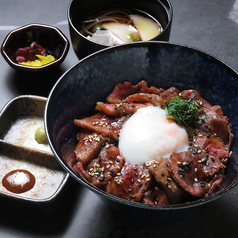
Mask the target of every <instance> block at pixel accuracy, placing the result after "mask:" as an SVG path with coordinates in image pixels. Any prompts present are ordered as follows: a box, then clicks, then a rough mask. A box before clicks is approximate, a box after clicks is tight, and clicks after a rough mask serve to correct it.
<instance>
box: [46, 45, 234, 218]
mask: <svg viewBox="0 0 238 238" xmlns="http://www.w3.org/2000/svg"><path fill="white" fill-rule="evenodd" d="M128 56H129V57H128ZM135 59H136V60H135ZM125 69H126V70H125ZM141 80H145V81H147V82H148V84H149V85H152V86H156V87H158V88H164V89H168V88H169V87H171V86H173V87H176V88H178V89H179V90H186V89H195V90H198V91H199V92H200V94H201V96H202V97H203V98H204V99H205V100H207V101H208V102H209V103H210V104H211V105H220V106H221V107H222V108H223V111H224V114H225V115H227V116H228V117H229V120H230V123H231V127H232V130H233V133H234V141H233V145H232V151H233V154H232V156H231V158H230V159H229V163H228V165H227V168H226V175H225V179H224V181H223V183H222V184H221V187H220V190H219V191H218V192H216V193H215V194H213V195H211V196H209V197H206V198H202V199H198V200H195V201H191V202H186V203H180V204H173V205H148V204H142V203H138V202H132V201H129V200H125V199H121V198H119V197H116V196H113V195H110V194H107V193H106V192H104V191H102V190H100V189H99V188H97V187H95V186H93V185H92V184H91V183H89V182H88V181H86V180H85V179H84V178H82V177H81V176H80V175H79V174H77V173H76V172H75V171H74V169H73V166H74V164H75V163H76V159H75V155H74V149H75V147H76V143H77V140H76V137H77V133H78V127H76V126H75V125H74V119H76V118H77V119H79V118H84V117H86V116H90V115H93V114H94V113H95V105H96V102H98V101H105V99H106V97H107V95H108V94H109V93H110V92H111V91H112V89H113V88H114V86H115V85H116V84H118V83H122V82H124V81H130V82H131V83H133V84H136V83H138V82H139V81H141ZM237 80H238V74H237V72H236V71H234V70H233V69H232V68H231V67H229V66H228V65H227V64H226V63H224V62H223V61H221V60H219V59H217V58H215V57H213V56H211V55H209V54H208V53H205V52H203V51H200V50H198V49H195V48H192V47H188V46H183V45H177V44H171V43H168V42H153V41H148V42H138V43H130V44H125V45H120V46H115V47H110V48H107V49H103V50H101V51H99V52H96V53H94V54H92V55H90V56H88V57H86V58H84V59H82V60H81V61H79V62H78V63H77V64H76V65H74V66H73V67H72V68H71V69H69V70H68V71H67V72H66V73H65V74H64V75H63V76H62V77H61V78H60V79H59V80H58V81H57V83H56V84H55V86H54V87H53V89H52V91H51V93H50V94H49V97H48V100H47V103H46V109H45V127H46V133H47V137H48V140H49V144H50V147H51V149H52V151H53V153H54V155H55V157H56V158H57V160H58V161H59V163H60V164H61V165H62V167H63V168H64V169H65V170H66V171H67V172H68V173H69V174H70V175H71V176H72V177H73V178H74V179H75V180H77V181H78V182H79V183H80V184H82V185H83V186H85V187H86V188H88V189H90V190H91V191H93V192H94V193H95V194H97V195H98V196H99V197H100V198H102V199H103V200H105V201H106V202H107V203H108V204H109V205H110V206H112V207H114V208H115V209H117V210H118V211H125V210H131V209H132V210H133V212H131V214H134V215H135V216H136V217H144V218H145V217H151V216H152V214H155V215H157V214H159V213H161V214H164V213H165V212H167V213H172V212H176V211H179V210H180V211H181V210H183V209H186V208H191V207H195V206H199V205H202V204H205V203H207V202H210V201H213V200H214V199H217V198H219V197H221V196H222V195H224V194H226V193H227V192H229V191H230V190H231V189H232V188H234V187H235V186H236V185H237V183H238V151H237V146H238V135H237V134H238V130H237V126H238V125H237V119H238V118H237V117H238V108H237V103H238V98H237V96H236V95H237V92H238V81H237ZM231 88H232V90H231Z"/></svg>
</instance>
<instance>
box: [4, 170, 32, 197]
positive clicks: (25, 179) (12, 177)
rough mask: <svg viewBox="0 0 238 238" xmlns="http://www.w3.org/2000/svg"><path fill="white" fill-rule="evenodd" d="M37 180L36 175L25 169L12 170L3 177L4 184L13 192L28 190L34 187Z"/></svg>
mask: <svg viewBox="0 0 238 238" xmlns="http://www.w3.org/2000/svg"><path fill="white" fill-rule="evenodd" d="M35 182H36V179H35V176H34V175H33V174H31V173H30V172H29V171H27V170H23V169H18V170H12V171H11V172H9V173H7V174H6V175H5V176H4V177H3V179H2V185H3V186H4V187H5V188H6V189H7V190H8V191H10V192H13V193H24V192H27V191H29V190H31V189H32V188H33V187H34V185H35Z"/></svg>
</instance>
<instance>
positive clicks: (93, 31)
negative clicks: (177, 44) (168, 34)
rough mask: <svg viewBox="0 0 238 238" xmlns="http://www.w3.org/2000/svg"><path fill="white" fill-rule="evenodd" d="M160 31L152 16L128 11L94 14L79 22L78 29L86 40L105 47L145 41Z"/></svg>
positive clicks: (115, 10) (117, 10) (158, 24)
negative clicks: (79, 26)
mask: <svg viewBox="0 0 238 238" xmlns="http://www.w3.org/2000/svg"><path fill="white" fill-rule="evenodd" d="M162 31H163V28H162V26H161V24H160V23H159V22H158V21H157V20H156V19H154V18H153V17H152V16H150V15H148V14H146V13H144V12H141V11H139V10H138V11H136V10H129V9H109V10H103V11H98V12H95V13H93V14H90V15H89V16H88V17H87V18H86V19H85V20H84V21H82V22H81V28H80V32H81V34H83V35H84V36H86V37H87V38H88V39H90V40H92V41H94V42H96V43H99V44H103V45H107V46H113V45H118V44H123V43H129V42H135V41H147V40H150V39H152V38H154V37H156V36H157V35H159V34H160V33H161V32H162Z"/></svg>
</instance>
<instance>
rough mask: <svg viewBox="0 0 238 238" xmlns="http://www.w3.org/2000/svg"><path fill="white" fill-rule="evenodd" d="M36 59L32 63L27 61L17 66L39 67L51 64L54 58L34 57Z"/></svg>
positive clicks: (48, 56)
mask: <svg viewBox="0 0 238 238" xmlns="http://www.w3.org/2000/svg"><path fill="white" fill-rule="evenodd" d="M36 57H37V59H36V60H34V61H27V62H21V63H19V64H23V65H27V66H34V67H39V66H42V65H45V64H48V63H50V62H53V61H54V60H55V57H54V56H52V55H47V56H43V55H36Z"/></svg>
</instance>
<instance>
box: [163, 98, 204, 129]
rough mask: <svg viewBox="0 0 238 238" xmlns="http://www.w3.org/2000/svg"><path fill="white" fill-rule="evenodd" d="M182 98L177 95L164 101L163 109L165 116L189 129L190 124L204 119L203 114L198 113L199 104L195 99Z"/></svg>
mask: <svg viewBox="0 0 238 238" xmlns="http://www.w3.org/2000/svg"><path fill="white" fill-rule="evenodd" d="M193 97H194V95H191V98H190V100H184V99H182V97H180V96H177V97H174V98H172V99H171V100H169V101H168V102H167V103H165V104H164V105H163V106H164V109H165V112H166V116H167V118H168V119H170V120H174V121H175V122H176V123H177V124H178V125H180V126H181V127H183V128H184V129H186V130H187V131H189V127H190V125H191V124H201V123H202V122H203V121H204V119H205V114H204V113H202V114H199V109H200V105H199V104H198V103H197V102H196V101H191V99H192V98H193Z"/></svg>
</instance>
